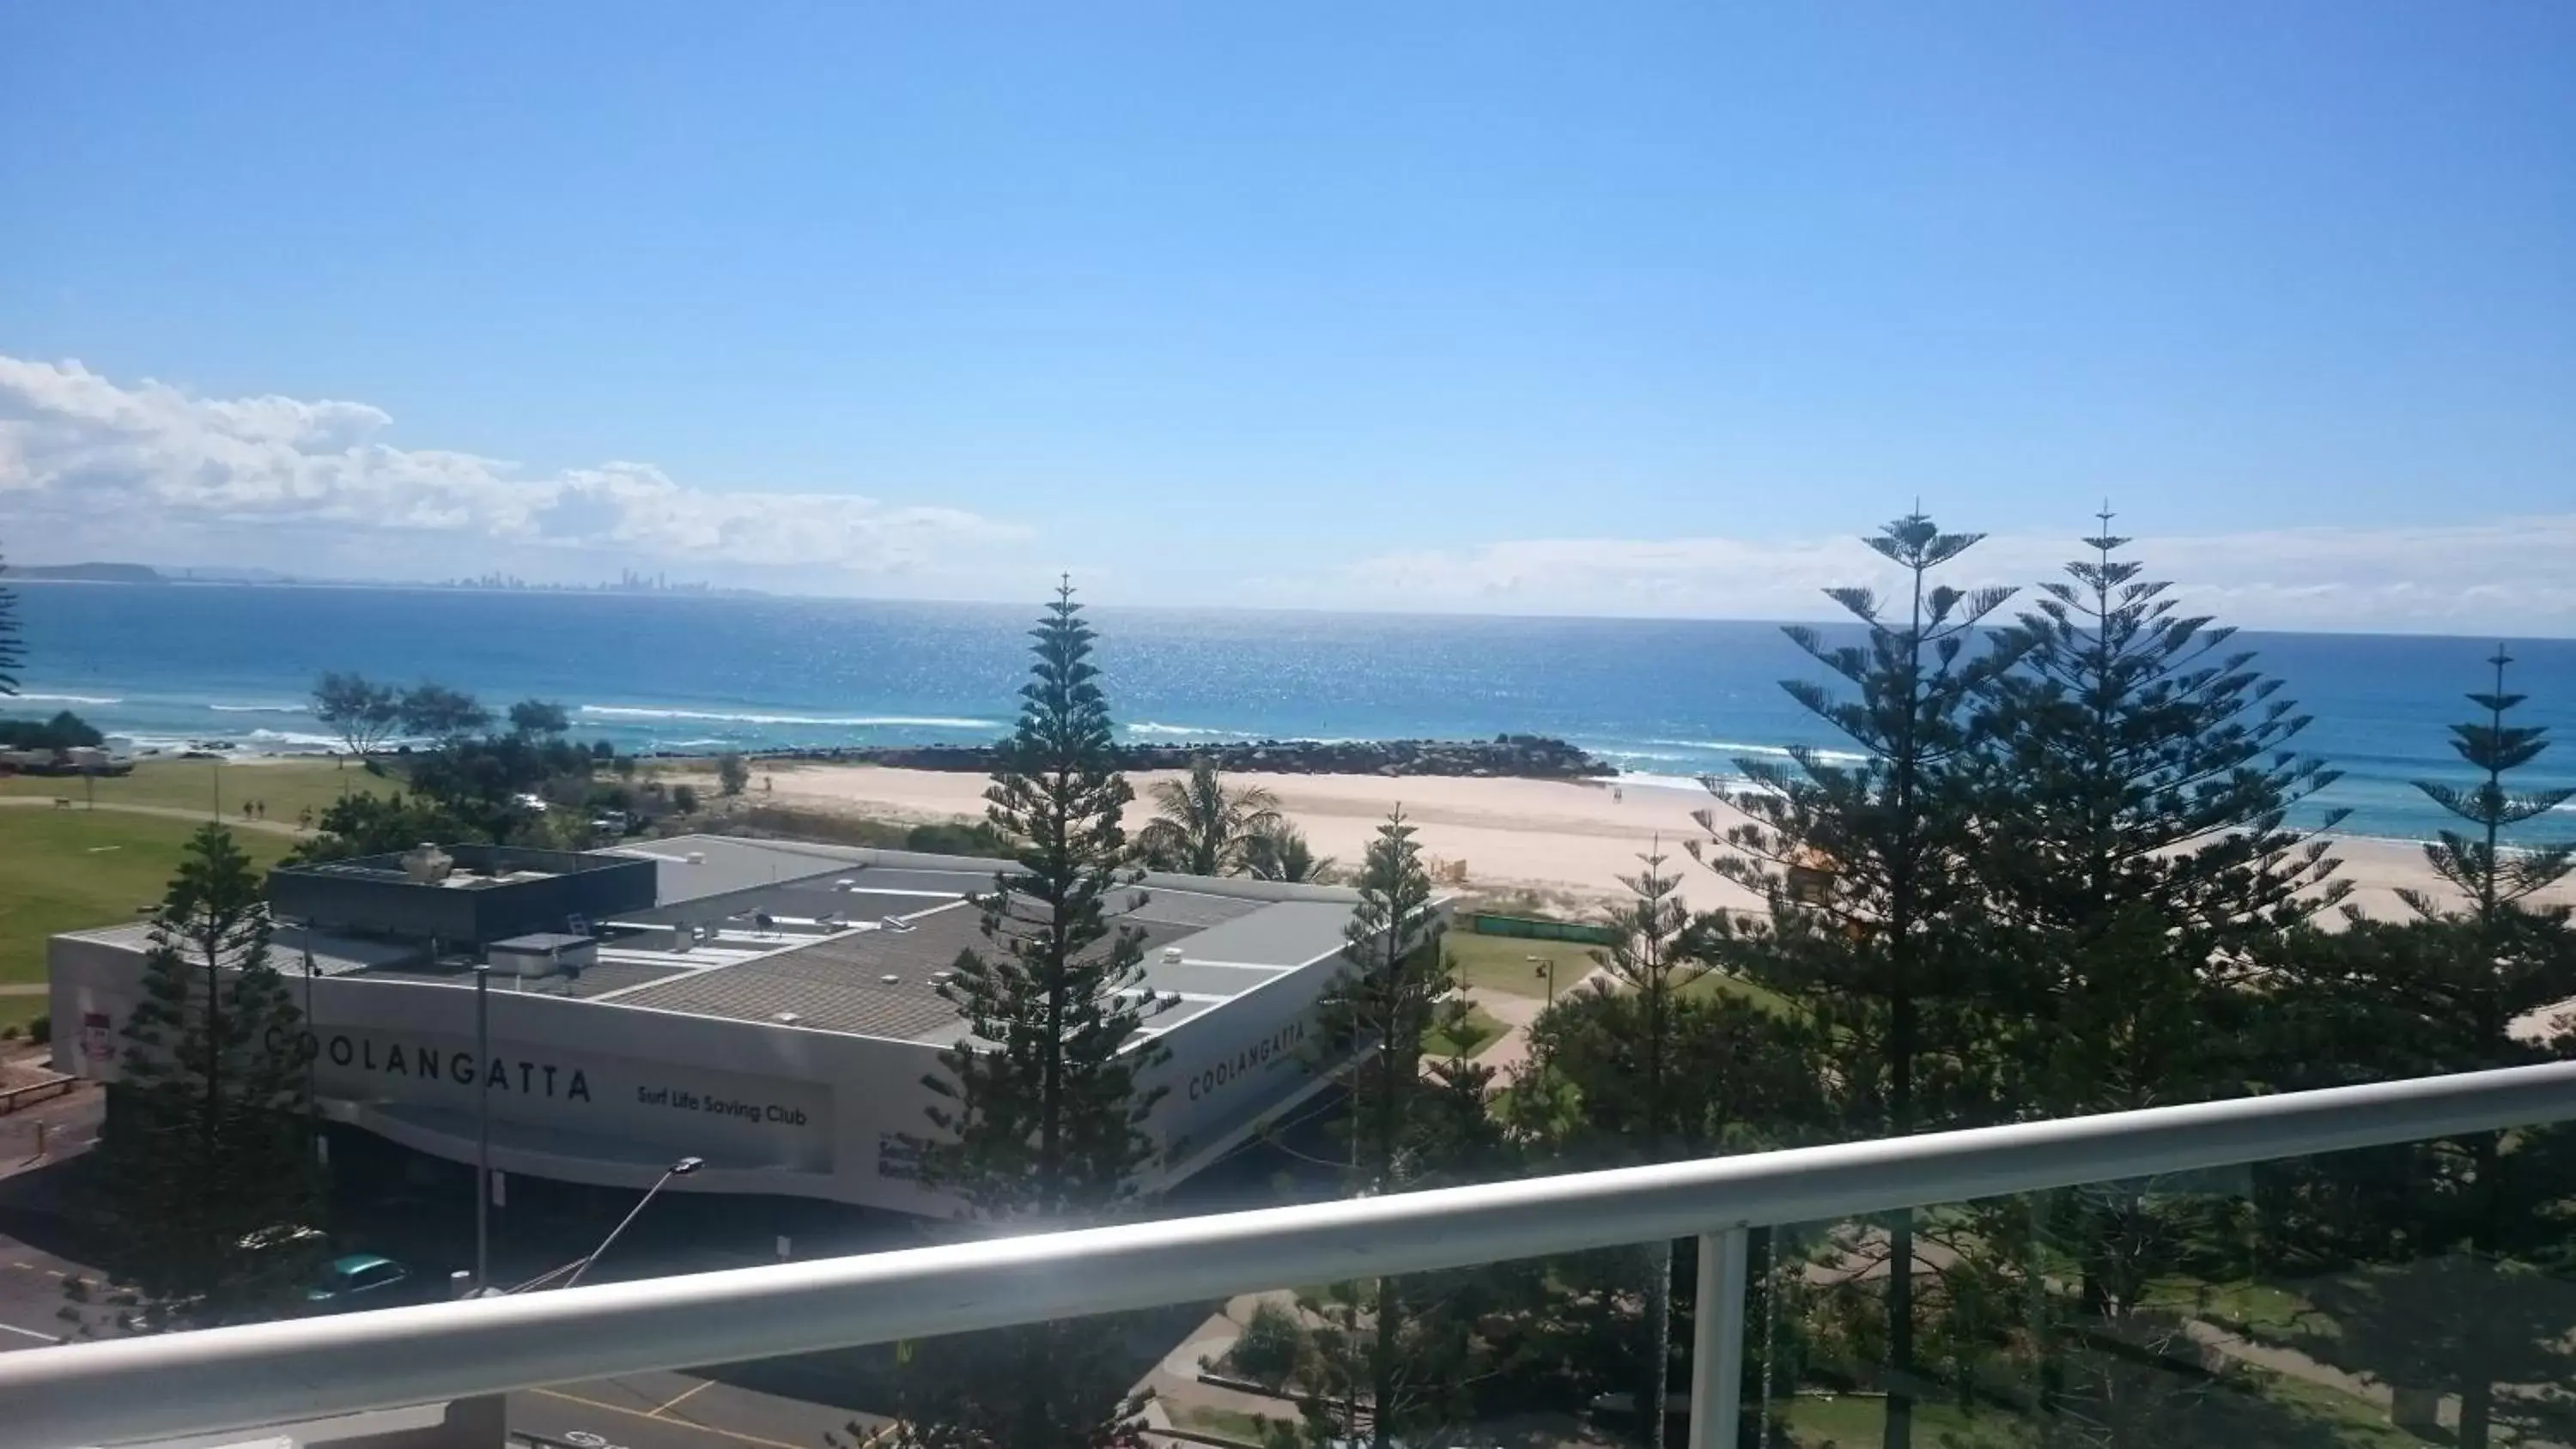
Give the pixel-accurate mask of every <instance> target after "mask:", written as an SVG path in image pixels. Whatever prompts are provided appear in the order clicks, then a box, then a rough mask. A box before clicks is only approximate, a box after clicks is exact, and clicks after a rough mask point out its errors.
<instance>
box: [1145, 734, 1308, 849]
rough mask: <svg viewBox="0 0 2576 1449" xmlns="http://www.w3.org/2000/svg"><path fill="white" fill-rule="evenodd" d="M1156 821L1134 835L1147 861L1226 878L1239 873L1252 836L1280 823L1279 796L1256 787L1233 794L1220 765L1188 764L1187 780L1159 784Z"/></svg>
mask: <svg viewBox="0 0 2576 1449" xmlns="http://www.w3.org/2000/svg"><path fill="white" fill-rule="evenodd" d="M1153 798H1154V819H1153V820H1152V822H1151V823H1149V824H1147V825H1146V827H1145V828H1144V829H1142V830H1140V831H1138V832H1136V845H1137V848H1138V850H1139V852H1140V853H1141V854H1143V856H1144V858H1145V863H1146V864H1148V865H1150V866H1153V867H1154V868H1155V869H1157V870H1175V871H1180V872H1182V873H1184V874H1187V875H1227V874H1231V873H1233V872H1235V871H1238V870H1241V869H1242V868H1243V867H1244V864H1245V853H1246V851H1247V849H1248V848H1249V846H1250V842H1251V840H1252V837H1253V836H1255V835H1256V834H1258V833H1260V832H1262V831H1264V830H1267V829H1269V828H1270V827H1272V826H1274V825H1276V824H1278V823H1280V821H1279V797H1277V796H1275V795H1273V794H1271V793H1270V792H1269V791H1267V790H1264V789H1262V788H1261V787H1260V786H1258V785H1246V786H1244V787H1243V788H1242V789H1240V790H1229V789H1227V788H1226V787H1225V782H1224V781H1223V780H1222V779H1221V778H1220V777H1219V776H1218V775H1217V772H1216V761H1214V760H1211V759H1209V758H1208V757H1207V756H1205V755H1200V756H1198V757H1197V758H1195V759H1193V760H1191V761H1190V773H1189V778H1187V779H1185V780H1158V781H1156V782H1155V783H1154V787H1153Z"/></svg>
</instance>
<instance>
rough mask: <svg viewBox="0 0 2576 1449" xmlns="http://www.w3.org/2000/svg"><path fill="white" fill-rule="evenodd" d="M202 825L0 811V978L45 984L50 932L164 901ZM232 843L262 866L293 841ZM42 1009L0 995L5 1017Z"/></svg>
mask: <svg viewBox="0 0 2576 1449" xmlns="http://www.w3.org/2000/svg"><path fill="white" fill-rule="evenodd" d="M196 828H197V827H196V826H194V825H191V824H190V823H188V822H187V821H185V820H171V819H166V818H163V817H161V816H156V815H127V814H122V813H118V812H115V811H107V810H101V811H98V812H96V813H95V814H93V813H91V812H89V811H86V810H65V811H55V810H10V811H7V812H0V982H35V981H42V980H44V979H45V938H46V937H47V936H50V935H52V934H54V933H55V932H57V931H73V930H78V929H80V928H82V927H84V926H112V925H115V924H116V923H118V922H120V921H130V920H133V919H134V918H135V917H136V916H137V915H138V914H140V912H139V911H138V909H137V908H138V907H141V906H144V905H147V904H149V903H151V902H153V901H157V900H159V899H160V898H161V892H162V890H163V889H164V888H165V887H166V886H167V885H168V884H169V881H170V874H171V872H172V871H173V870H175V869H176V868H177V866H178V863H179V849H180V846H181V845H182V844H183V843H185V842H186V840H187V838H188V836H189V835H190V834H191V833H193V832H194V831H195V830H196ZM234 838H235V839H236V840H237V841H239V842H240V844H241V847H242V849H243V850H245V851H247V852H248V853H249V855H250V858H251V859H252V860H253V861H255V862H256V863H258V864H260V865H262V866H268V865H274V864H276V863H277V861H278V859H279V857H281V856H283V855H285V854H286V852H287V850H288V849H289V848H291V847H292V845H293V844H294V842H293V841H290V840H288V839H287V838H286V837H285V836H282V835H276V834H267V833H260V832H253V831H242V832H239V833H237V834H236V835H235V837H234ZM44 1009H45V998H43V997H42V996H0V1021H16V1022H23V1021H25V1020H26V1019H27V1018H29V1017H31V1016H36V1015H39V1014H41V1013H42V1012H43V1011H44Z"/></svg>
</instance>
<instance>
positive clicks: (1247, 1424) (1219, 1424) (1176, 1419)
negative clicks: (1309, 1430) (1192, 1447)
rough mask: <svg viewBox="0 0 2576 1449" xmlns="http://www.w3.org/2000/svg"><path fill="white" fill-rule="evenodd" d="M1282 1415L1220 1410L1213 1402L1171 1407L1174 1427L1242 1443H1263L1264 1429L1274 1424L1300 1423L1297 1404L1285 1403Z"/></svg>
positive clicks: (1282, 1405) (1282, 1407) (1281, 1407)
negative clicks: (1274, 1415) (1273, 1415)
mask: <svg viewBox="0 0 2576 1449" xmlns="http://www.w3.org/2000/svg"><path fill="white" fill-rule="evenodd" d="M1279 1407H1280V1410H1281V1412H1280V1414H1279V1415H1278V1417H1276V1418H1273V1417H1271V1416H1269V1415H1267V1414H1247V1413H1244V1412H1243V1411H1242V1410H1240V1409H1220V1408H1217V1407H1215V1406H1214V1405H1211V1404H1172V1405H1170V1406H1169V1410H1170V1413H1171V1416H1172V1426H1173V1427H1174V1428H1177V1429H1188V1430H1190V1431H1192V1432H1194V1433H1199V1434H1206V1435H1210V1436H1212V1437H1214V1438H1218V1439H1231V1440H1233V1441H1234V1442H1236V1443H1238V1444H1259V1443H1262V1442H1263V1435H1262V1430H1263V1429H1264V1428H1267V1427H1268V1426H1270V1425H1273V1424H1294V1423H1296V1422H1297V1412H1296V1407H1295V1406H1294V1405H1291V1404H1287V1403H1282V1404H1281V1405H1280V1406H1279Z"/></svg>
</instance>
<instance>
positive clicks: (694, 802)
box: [671, 785, 698, 815]
mask: <svg viewBox="0 0 2576 1449" xmlns="http://www.w3.org/2000/svg"><path fill="white" fill-rule="evenodd" d="M671 808H672V809H674V810H677V811H679V812H680V813H681V814H683V815H695V814H696V813H698V787H697V786H695V785H674V786H672V787H671Z"/></svg>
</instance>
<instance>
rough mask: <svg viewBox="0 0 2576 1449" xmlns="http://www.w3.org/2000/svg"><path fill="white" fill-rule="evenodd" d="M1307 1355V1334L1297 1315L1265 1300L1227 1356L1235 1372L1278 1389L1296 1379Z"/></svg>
mask: <svg viewBox="0 0 2576 1449" xmlns="http://www.w3.org/2000/svg"><path fill="white" fill-rule="evenodd" d="M1305 1351H1306V1331H1305V1329H1304V1328H1303V1327H1301V1326H1300V1325H1299V1324H1298V1322H1297V1315H1296V1314H1294V1313H1292V1312H1290V1311H1289V1310H1288V1309H1286V1308H1284V1307H1282V1306H1280V1305H1279V1304H1277V1303H1275V1302H1272V1301H1270V1300H1268V1299H1264V1300H1262V1302H1261V1304H1260V1306H1259V1307H1256V1308H1254V1309H1253V1310H1252V1319H1251V1321H1250V1322H1248V1323H1246V1324H1244V1326H1243V1336H1242V1337H1241V1338H1238V1339H1236V1340H1235V1341H1234V1349H1233V1351H1232V1352H1231V1353H1229V1354H1228V1355H1227V1357H1228V1358H1229V1359H1231V1360H1232V1361H1233V1364H1234V1370H1235V1372H1237V1373H1239V1374H1241V1375H1243V1376H1244V1377H1245V1378H1248V1379H1250V1380H1252V1381H1253V1382H1254V1383H1257V1384H1260V1385H1262V1386H1264V1387H1265V1388H1270V1389H1278V1388H1280V1387H1281V1386H1283V1385H1285V1384H1286V1383H1287V1382H1288V1381H1289V1380H1290V1379H1292V1378H1295V1377H1296V1376H1297V1363H1298V1360H1299V1359H1300V1358H1302V1357H1304V1355H1305Z"/></svg>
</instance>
